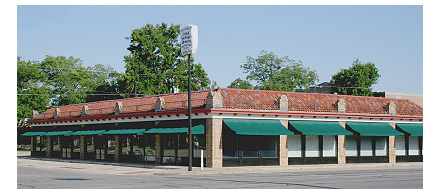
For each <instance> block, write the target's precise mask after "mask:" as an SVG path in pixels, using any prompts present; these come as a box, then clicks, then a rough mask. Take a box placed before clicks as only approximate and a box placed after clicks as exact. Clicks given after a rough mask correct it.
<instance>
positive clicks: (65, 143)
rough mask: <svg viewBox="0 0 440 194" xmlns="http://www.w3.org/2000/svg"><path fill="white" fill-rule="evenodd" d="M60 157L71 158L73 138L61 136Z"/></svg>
mask: <svg viewBox="0 0 440 194" xmlns="http://www.w3.org/2000/svg"><path fill="white" fill-rule="evenodd" d="M60 138H61V153H62V155H61V157H62V158H72V148H73V136H68V137H64V136H61V137H60Z"/></svg>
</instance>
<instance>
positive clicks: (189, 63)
mask: <svg viewBox="0 0 440 194" xmlns="http://www.w3.org/2000/svg"><path fill="white" fill-rule="evenodd" d="M188 121H189V122H188V125H189V126H188V136H189V138H188V139H189V142H188V171H192V146H193V145H192V121H191V54H189V55H188Z"/></svg>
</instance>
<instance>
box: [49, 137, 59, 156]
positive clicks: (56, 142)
mask: <svg viewBox="0 0 440 194" xmlns="http://www.w3.org/2000/svg"><path fill="white" fill-rule="evenodd" d="M51 141H52V150H53V151H55V152H59V151H60V150H61V145H60V137H58V136H55V137H52V140H51Z"/></svg>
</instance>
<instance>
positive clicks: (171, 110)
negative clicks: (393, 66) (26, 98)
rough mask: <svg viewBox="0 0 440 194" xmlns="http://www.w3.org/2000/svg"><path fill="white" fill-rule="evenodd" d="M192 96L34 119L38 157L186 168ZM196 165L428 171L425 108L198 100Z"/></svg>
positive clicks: (339, 99) (374, 102) (103, 104)
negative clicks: (374, 165) (390, 166)
mask: <svg viewBox="0 0 440 194" xmlns="http://www.w3.org/2000/svg"><path fill="white" fill-rule="evenodd" d="M187 98H188V97H187V93H175V94H164V95H156V96H145V97H137V98H127V99H118V100H107V101H100V102H91V103H84V104H74V105H68V106H61V107H53V108H51V109H49V110H47V111H46V112H44V113H42V114H38V113H37V112H36V111H33V116H32V121H29V122H28V123H29V124H30V125H31V126H32V130H31V131H28V132H26V133H24V134H23V136H29V137H30V138H31V142H32V152H31V153H32V156H39V157H62V158H79V159H90V160H107V161H120V162H124V161H128V162H140V163H156V164H177V165H187V164H188V152H187V150H188V143H187V131H188V128H187V125H188V124H187V123H188V122H187V115H188V111H187V105H188V101H187ZM192 108H193V111H192V116H191V117H192V118H193V122H192V123H193V127H192V129H193V134H194V141H195V143H194V144H195V145H198V146H195V148H194V152H193V153H194V160H193V162H194V164H193V165H195V166H197V165H200V159H201V155H200V153H201V150H206V154H204V160H205V162H204V164H206V165H207V166H208V167H214V168H218V167H226V166H240V165H281V166H284V165H301V164H324V163H333V164H345V163H360V162H381V163H395V162H411V161H423V149H422V148H423V147H422V142H423V108H422V107H421V106H420V105H417V104H415V103H413V102H410V101H409V100H406V99H396V98H380V97H363V96H347V95H334V94H317V93H296V92H280V91H263V90H244V89H229V88H219V89H215V90H203V91H195V92H193V93H192Z"/></svg>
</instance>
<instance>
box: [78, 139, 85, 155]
mask: <svg viewBox="0 0 440 194" xmlns="http://www.w3.org/2000/svg"><path fill="white" fill-rule="evenodd" d="M79 146H80V147H79V158H80V159H84V158H85V157H84V155H85V149H86V142H85V139H84V135H81V136H79Z"/></svg>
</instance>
